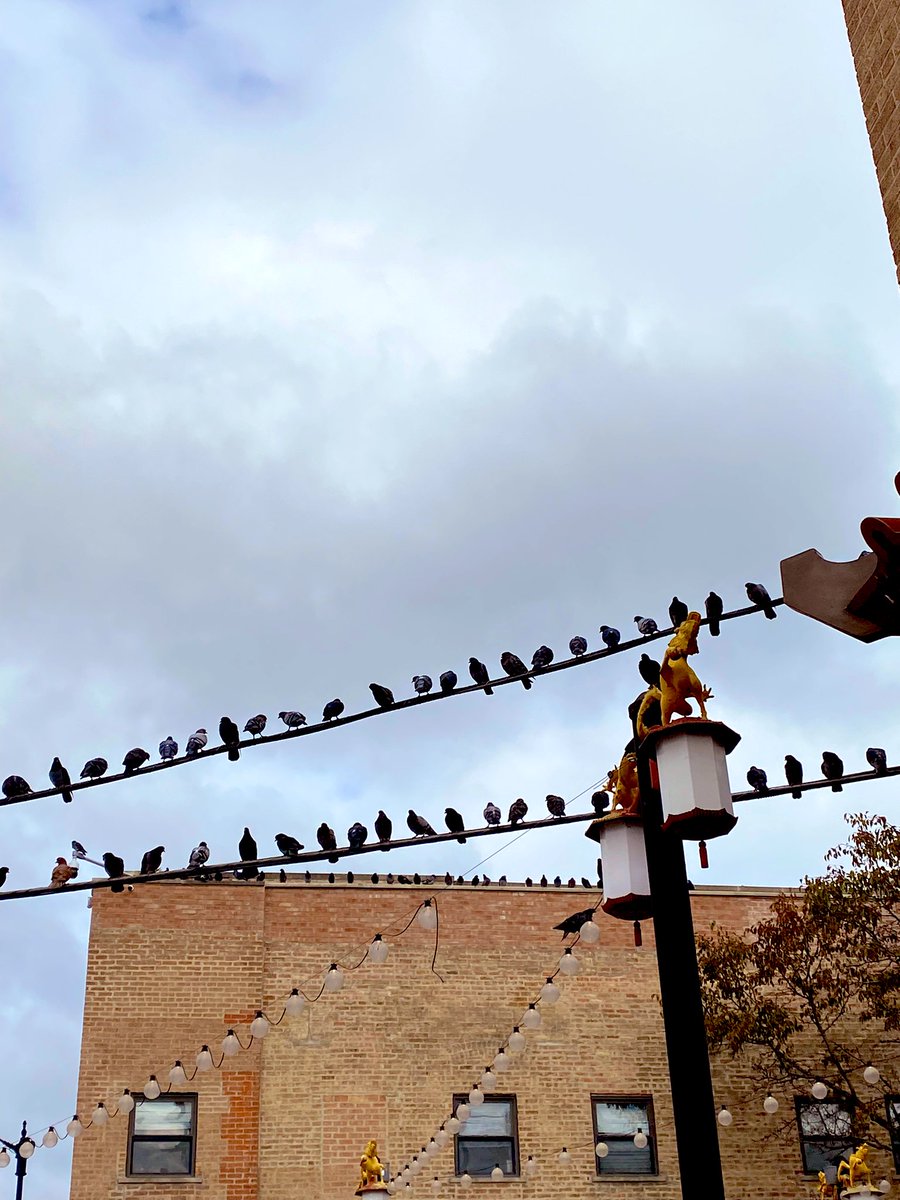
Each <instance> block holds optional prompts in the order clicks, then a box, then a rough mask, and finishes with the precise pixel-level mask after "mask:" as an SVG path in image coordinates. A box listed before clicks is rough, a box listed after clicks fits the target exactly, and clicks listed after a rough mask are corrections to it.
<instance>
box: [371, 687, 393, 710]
mask: <svg viewBox="0 0 900 1200" xmlns="http://www.w3.org/2000/svg"><path fill="white" fill-rule="evenodd" d="M369 691H370V692H371V693H372V695H373V696H374V698H375V703H376V704H377V705H378V707H379V708H393V707H394V693H393V692H392V691H391V689H390V688H386V687H382V686H381V684H380V683H370V684H369Z"/></svg>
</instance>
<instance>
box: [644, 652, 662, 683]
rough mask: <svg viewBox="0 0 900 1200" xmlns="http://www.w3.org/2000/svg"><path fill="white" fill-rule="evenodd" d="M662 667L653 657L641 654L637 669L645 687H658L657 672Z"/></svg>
mask: <svg viewBox="0 0 900 1200" xmlns="http://www.w3.org/2000/svg"><path fill="white" fill-rule="evenodd" d="M661 669H662V668H661V667H660V664H659V663H658V662H657V661H656V659H655V658H651V657H650V655H649V654H642V655H641V657H640V659H639V660H638V671H639V672H640V675H641V679H643V681H644V683H646V685H647V687H656V688H658V687H659V672H660V670H661Z"/></svg>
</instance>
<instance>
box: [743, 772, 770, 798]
mask: <svg viewBox="0 0 900 1200" xmlns="http://www.w3.org/2000/svg"><path fill="white" fill-rule="evenodd" d="M747 782H748V783H749V784H750V786H751V787H752V788H753V790H754V792H757V793H758V794H759V795H760V796H763V795H765V793H766V792H767V791H768V790H769V778H768V776H767V775H766V773H765V771H764V770H763V769H762V767H751V768H750V770H749V771H748V772H747Z"/></svg>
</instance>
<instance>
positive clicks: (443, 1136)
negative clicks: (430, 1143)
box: [434, 1125, 450, 1150]
mask: <svg viewBox="0 0 900 1200" xmlns="http://www.w3.org/2000/svg"><path fill="white" fill-rule="evenodd" d="M434 1140H435V1141H436V1142H437V1144H438V1147H439V1148H440V1149H441V1150H443V1148H444V1147H445V1146H446V1145H447V1143H448V1142H449V1141H450V1134H449V1133H448V1132H447V1130H446V1128H445V1127H444V1126H443V1125H442V1126H441V1127H440V1129H439V1130H438V1131H437V1133H436V1134H435V1135H434Z"/></svg>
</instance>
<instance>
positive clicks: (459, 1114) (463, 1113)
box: [456, 1101, 472, 1125]
mask: <svg viewBox="0 0 900 1200" xmlns="http://www.w3.org/2000/svg"><path fill="white" fill-rule="evenodd" d="M471 1111H472V1110H471V1109H470V1108H469V1106H468V1104H466V1103H465V1101H463V1103H462V1104H457V1106H456V1119H457V1120H458V1121H461V1122H462V1124H463V1125H465V1123H466V1121H468V1119H469V1114H470V1113H471Z"/></svg>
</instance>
